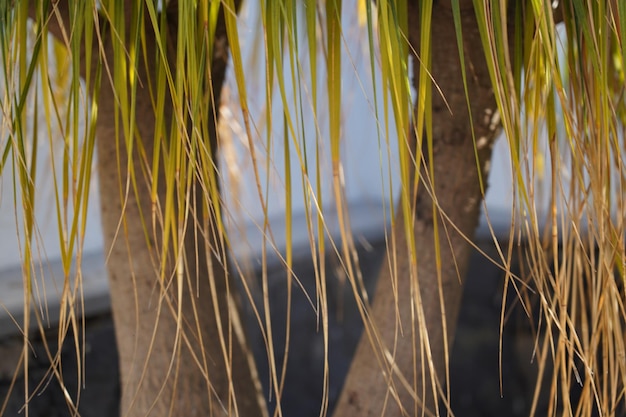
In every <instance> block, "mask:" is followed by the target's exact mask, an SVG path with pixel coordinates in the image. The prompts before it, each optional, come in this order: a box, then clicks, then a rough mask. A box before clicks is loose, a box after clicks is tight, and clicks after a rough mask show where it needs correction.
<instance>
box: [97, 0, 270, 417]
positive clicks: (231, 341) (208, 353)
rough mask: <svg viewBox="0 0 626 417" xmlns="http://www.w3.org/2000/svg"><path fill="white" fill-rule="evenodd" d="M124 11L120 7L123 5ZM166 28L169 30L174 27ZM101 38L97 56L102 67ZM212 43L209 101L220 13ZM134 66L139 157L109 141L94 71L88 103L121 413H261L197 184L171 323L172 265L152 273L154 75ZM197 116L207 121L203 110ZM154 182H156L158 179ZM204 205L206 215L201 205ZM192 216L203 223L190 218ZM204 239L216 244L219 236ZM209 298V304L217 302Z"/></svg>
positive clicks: (230, 288)
mask: <svg viewBox="0 0 626 417" xmlns="http://www.w3.org/2000/svg"><path fill="white" fill-rule="evenodd" d="M129 4H130V3H127V6H129ZM126 10H130V9H129V8H128V7H127V8H126ZM174 10H175V9H174ZM129 14H130V13H129ZM173 23H174V24H176V22H173ZM149 25H150V23H149V22H146V27H148V29H147V30H146V32H148V33H149V32H150V31H151V30H150V29H149V28H150V26H149ZM171 33H173V34H174V35H173V36H175V33H176V31H175V30H172V31H171ZM110 38H111V36H110V37H109V40H108V42H107V43H106V46H105V53H106V59H107V61H108V62H109V66H110V67H112V66H113V63H112V59H113V53H112V47H111V40H110ZM172 45H175V42H173V43H172ZM215 45H216V46H215V48H216V49H215V51H216V52H215V54H214V58H213V61H212V69H213V89H214V92H215V95H216V102H219V93H220V91H221V87H222V82H223V79H224V74H225V69H226V64H227V62H226V61H227V58H226V57H227V54H226V51H225V48H227V46H226V35H225V28H224V22H223V19H222V20H221V23H220V25H219V28H218V31H217V34H216V42H215ZM170 47H171V45H170ZM220 48H221V49H220ZM142 53H143V51H141V52H138V53H137V56H139V57H142V56H143V55H142ZM145 53H146V57H147V62H150V63H152V62H155V56H156V46H155V42H154V39H153V38H152V37H151V36H147V37H146V51H145ZM139 67H140V68H139V73H138V77H139V79H140V84H139V87H138V89H137V98H136V114H137V116H136V123H137V131H138V137H140V138H141V139H140V140H141V146H143V148H144V150H145V154H144V155H140V153H139V151H138V149H139V146H137V145H136V146H135V148H134V149H135V150H134V151H133V153H132V155H130V156H129V155H128V153H127V150H126V148H125V145H124V143H123V142H120V143H117V142H116V133H115V118H114V117H115V111H116V110H115V109H116V105H115V100H116V98H115V97H114V93H113V91H112V88H111V85H110V82H109V79H108V78H107V77H106V76H103V81H102V86H101V90H100V98H99V101H98V123H97V137H98V140H97V150H98V173H99V180H100V194H101V208H102V225H103V232H104V238H105V250H106V251H107V252H106V255H107V266H108V272H109V281H110V288H111V304H112V312H113V318H114V323H115V331H116V337H117V346H118V350H119V357H120V370H121V387H122V398H121V412H122V415H123V416H129V417H131V416H147V415H152V416H167V415H171V416H203V417H204V416H208V415H211V416H213V415H229V416H230V415H232V416H234V415H240V416H246V417H247V416H263V415H266V414H267V412H266V411H265V405H264V403H263V398H262V397H261V396H260V384H259V382H258V378H257V375H256V368H255V366H254V363H253V360H252V358H251V353H250V351H249V349H248V346H247V343H246V340H245V336H244V330H243V325H242V323H241V320H240V317H239V312H238V307H237V303H236V296H235V294H234V292H235V289H236V288H235V287H234V285H231V282H230V280H229V277H228V276H227V274H225V271H224V268H223V263H224V260H223V259H218V258H216V257H215V256H213V255H212V254H213V252H214V251H213V250H211V249H212V248H208V247H205V245H204V241H203V239H202V237H199V236H202V233H203V230H202V228H203V226H206V222H210V221H211V219H206V218H205V217H203V215H202V203H201V202H202V200H205V201H206V199H203V197H202V196H201V195H199V194H200V192H201V188H200V187H197V194H196V195H195V196H194V197H195V203H194V202H193V201H192V204H193V206H192V207H191V213H192V215H190V216H189V217H190V220H189V223H188V230H187V233H186V240H185V242H184V248H185V254H184V256H185V259H186V262H185V265H186V269H185V271H184V274H183V277H184V279H183V282H182V283H181V285H182V287H183V288H182V289H181V294H182V298H181V300H182V303H181V304H182V305H181V306H180V308H181V312H182V325H181V327H180V328H179V327H178V324H177V320H176V318H175V315H176V313H175V312H176V309H177V308H178V303H179V294H178V293H177V291H178V290H179V286H180V285H178V284H177V283H176V280H175V279H174V280H173V282H170V281H169V280H170V279H171V277H174V276H175V273H174V269H173V265H170V266H169V267H168V268H170V269H169V270H166V271H161V270H160V247H159V246H160V242H161V239H162V237H161V233H162V232H161V229H160V228H159V225H158V221H157V223H156V224H157V225H156V228H155V230H147V231H146V230H145V227H148V228H151V227H152V226H151V225H152V224H153V223H152V221H153V208H154V205H153V201H151V198H150V183H151V180H150V178H149V176H148V175H146V174H145V172H146V171H145V170H146V168H147V166H146V165H149V164H150V163H151V161H152V157H153V148H154V142H153V141H154V128H155V120H154V114H153V108H152V104H151V99H150V90H149V86H148V82H151V81H153V80H155V74H154V72H155V71H154V69H153V68H150V69H148V70H146V68H145V65H143V61H142V64H140V65H139ZM147 71H149V73H148V72H147ZM173 72H174V71H173ZM207 118H208V119H209V120H212V119H213V118H212V116H211V115H207ZM212 130H213V132H212V133H213V135H212V136H211V137H210V138H207V141H210V142H211V149H213V150H215V149H216V137H215V126H213V129H212ZM129 158H130V159H131V160H132V164H133V167H134V170H135V173H136V178H137V184H136V186H137V191H136V192H135V191H133V188H132V186H131V187H130V188H129V190H128V192H127V193H126V187H127V186H128V185H129V184H128V182H127V181H128V173H127V172H126V171H127V169H126V166H127V165H126V164H127V161H128V159H129ZM161 172H163V170H161ZM163 183H164V181H163V180H162V179H161V180H160V184H163ZM163 191H164V190H162V189H161V190H159V202H160V204H161V207H163V206H164V205H163V203H164V201H163V194H164V193H163ZM207 211H208V212H209V213H211V212H212V213H215V211H212V210H211V209H210V208H209V209H208V210H207ZM194 217H195V219H194ZM144 222H145V223H144ZM200 222H205V224H198V223H200ZM209 230H210V229H209ZM147 237H149V239H147ZM207 239H209V240H210V241H211V242H213V241H216V240H217V241H219V236H212V237H207ZM148 240H149V241H148ZM217 252H219V251H217ZM162 272H164V273H163V274H162ZM160 276H164V277H165V281H163V282H161V281H160V279H159V277H160ZM165 285H168V288H167V289H164V286H165ZM213 300H216V301H217V304H218V305H217V306H214V303H213ZM216 313H217V314H216ZM220 326H221V332H222V333H220V330H219V327H220Z"/></svg>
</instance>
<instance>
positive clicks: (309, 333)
mask: <svg viewBox="0 0 626 417" xmlns="http://www.w3.org/2000/svg"><path fill="white" fill-rule="evenodd" d="M367 246H368V247H367V248H365V247H361V248H360V250H359V259H360V262H361V269H362V271H363V275H364V278H365V279H366V281H367V282H368V286H369V287H370V289H371V288H373V286H374V278H375V276H376V273H377V271H378V268H379V265H380V263H381V259H382V257H381V254H382V252H383V250H384V243H383V242H378V243H376V244H374V245H372V246H370V245H367ZM333 259H334V258H333V257H331V256H329V257H328V262H327V264H328V273H329V274H330V275H329V276H332V277H333V278H332V285H330V290H329V292H330V297H331V301H330V302H331V305H330V309H331V313H332V315H331V318H330V334H329V337H330V358H329V360H330V377H331V381H330V385H331V386H330V401H331V407H332V403H334V401H336V399H337V397H338V395H339V392H340V389H341V384H342V381H343V378H344V376H345V373H346V372H347V370H348V366H349V363H350V358H351V356H352V353H353V351H354V349H355V346H356V343H357V341H358V338H359V335H360V333H361V329H362V327H361V325H360V318H359V315H358V312H357V311H356V309H355V305H354V302H350V298H351V297H350V288H349V287H348V286H347V284H346V285H343V284H341V280H339V279H337V275H336V273H335V272H336V271H337V270H339V268H337V263H336V262H334V261H333ZM294 270H295V274H296V275H297V276H298V278H299V279H300V280H301V281H302V283H303V285H304V287H305V289H306V291H307V292H308V293H309V294H310V296H311V297H312V298H313V299H315V297H314V282H313V278H314V273H313V266H312V265H311V262H310V260H309V259H302V260H301V261H299V262H297V263H296V265H295V268H294ZM285 276H286V274H285V272H284V270H282V269H280V268H276V269H275V270H273V271H270V277H269V283H270V293H271V297H272V300H273V301H272V317H275V318H276V321H275V323H274V325H273V328H274V331H275V332H276V335H275V339H276V340H275V343H276V344H275V347H276V350H277V354H278V355H279V356H282V355H283V350H284V349H283V343H284V337H285V335H284V317H285V309H286V307H285V300H286V285H285ZM502 289H503V273H502V272H501V271H500V270H499V269H498V268H497V267H495V266H493V265H492V264H490V263H489V262H488V261H486V260H484V259H483V258H482V257H481V256H479V255H475V256H474V257H473V259H472V265H471V269H470V272H469V276H468V278H467V286H466V291H465V296H464V303H463V307H462V311H461V314H460V324H459V328H458V332H457V336H456V341H455V345H454V351H453V354H452V364H451V371H450V372H451V379H452V409H453V410H454V411H455V415H457V416H458V417H470V416H472V417H473V416H476V417H478V416H484V417H487V416H493V417H501V416H523V415H526V414H527V412H528V407H529V406H530V398H531V396H532V392H533V387H534V379H533V378H534V372H535V371H534V369H535V367H534V365H533V364H531V355H532V348H533V336H532V333H531V330H530V326H529V325H528V324H527V319H526V318H525V317H524V316H522V315H521V313H520V310H521V309H519V308H515V309H513V310H511V311H512V313H511V314H510V317H509V318H508V320H507V324H506V326H505V328H504V334H505V336H504V344H503V350H502V376H503V384H502V396H501V393H500V382H499V372H500V371H499V355H498V352H499V347H498V340H499V323H500V311H501V302H502ZM293 297H294V298H293V305H292V312H291V320H292V326H291V332H292V334H291V346H290V353H289V363H288V371H287V376H286V378H287V380H286V383H285V392H284V394H283V414H284V415H285V416H287V417H307V416H311V417H313V416H317V415H318V413H319V404H320V398H321V394H322V391H321V390H322V379H323V374H322V366H320V365H321V364H322V361H323V354H324V348H323V339H322V336H321V333H319V332H318V323H317V318H316V315H315V312H314V310H313V308H312V306H311V305H310V304H309V302H308V301H307V299H306V297H304V296H303V294H302V292H301V291H300V290H298V289H297V288H295V287H294V292H293ZM509 304H510V305H513V304H514V302H513V299H511V300H510V301H509ZM255 326H256V324H254V323H252V322H251V325H250V328H251V329H252V330H251V331H250V340H251V343H252V345H253V347H254V350H255V354H256V357H257V362H258V366H259V370H260V373H261V378H262V382H263V384H264V386H265V392H266V393H268V392H269V391H268V384H267V383H268V377H267V372H268V367H267V359H266V356H265V350H264V345H263V341H262V339H261V337H260V334H259V332H258V330H254V329H256V327H255ZM55 337H56V330H53V331H51V332H50V338H49V342H50V343H53V341H54V340H55ZM85 337H86V354H85V362H86V368H85V375H86V383H85V389H84V390H82V391H81V398H80V412H81V416H83V417H105V416H106V417H109V416H114V417H115V416H116V415H117V407H118V398H119V384H118V373H117V366H116V361H117V353H116V350H115V341H114V334H113V326H112V323H111V320H110V317H109V316H106V315H105V316H100V317H95V318H90V319H89V320H88V322H87V330H86V335H85ZM20 348H21V340H20V339H19V338H13V339H12V338H8V339H5V340H2V341H0V398H2V399H4V398H5V396H6V394H7V392H8V391H9V388H10V386H11V379H12V378H11V376H12V371H13V369H15V366H16V364H17V362H16V361H17V359H18V358H19V349H20ZM44 352H45V351H44V349H43V347H42V343H41V340H37V339H34V343H33V356H32V357H31V359H30V362H31V365H30V368H29V369H30V372H29V380H30V382H29V384H30V387H31V389H32V388H33V387H35V386H37V385H39V384H41V385H40V387H39V388H38V389H37V392H36V393H35V395H34V396H33V397H32V398H31V400H30V403H29V414H30V416H32V417H44V416H45V417H54V416H69V415H70V413H69V412H68V410H67V406H66V403H65V399H64V396H63V393H62V391H61V390H60V389H59V386H58V383H57V382H56V380H55V379H54V378H51V377H50V375H49V373H48V365H49V360H48V359H47V358H46V357H45V354H44ZM62 352H63V354H62V363H63V370H64V371H63V372H64V380H65V381H66V384H67V386H68V392H69V393H70V394H71V395H74V393H75V392H76V389H77V387H76V382H75V381H76V377H75V376H76V374H77V372H78V371H77V368H76V363H77V361H76V358H75V353H74V352H73V350H72V349H71V348H70V347H69V344H68V347H66V348H64V349H63V350H62ZM277 363H280V360H279V361H277ZM23 403H24V380H23V378H22V377H18V378H17V380H16V381H15V384H14V386H13V392H12V394H11V396H10V397H9V400H8V403H6V409H5V412H4V415H5V416H17V415H24V410H23V408H22V405H23ZM270 407H271V408H273V404H270ZM540 410H541V409H540ZM20 411H21V413H22V414H19V413H20ZM538 415H542V412H541V411H539V412H538Z"/></svg>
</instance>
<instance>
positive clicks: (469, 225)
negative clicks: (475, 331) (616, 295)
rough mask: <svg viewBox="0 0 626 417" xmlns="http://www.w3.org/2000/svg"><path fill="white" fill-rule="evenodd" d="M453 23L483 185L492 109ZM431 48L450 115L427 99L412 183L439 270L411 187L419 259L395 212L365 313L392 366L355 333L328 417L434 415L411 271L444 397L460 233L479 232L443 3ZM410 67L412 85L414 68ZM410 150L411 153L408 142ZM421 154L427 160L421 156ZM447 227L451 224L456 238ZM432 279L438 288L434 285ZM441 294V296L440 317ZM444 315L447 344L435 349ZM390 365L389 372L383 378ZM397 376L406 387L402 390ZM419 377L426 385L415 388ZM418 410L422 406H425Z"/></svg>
mask: <svg viewBox="0 0 626 417" xmlns="http://www.w3.org/2000/svg"><path fill="white" fill-rule="evenodd" d="M412 3H419V2H412ZM418 7H419V6H418V5H415V4H414V5H413V6H412V7H411V8H410V10H409V12H410V14H409V26H410V28H411V29H410V42H411V44H412V45H414V48H415V49H416V50H419V25H418V23H419V15H418V10H417V9H418ZM462 21H463V36H464V40H463V42H464V45H463V47H464V51H465V59H466V68H467V70H468V88H469V97H470V99H471V106H472V107H471V117H472V119H473V121H474V130H475V137H476V139H477V143H478V145H477V149H478V155H479V158H480V172H481V174H482V176H483V178H486V174H487V171H488V166H489V161H490V157H491V146H492V143H493V140H494V138H495V135H496V129H497V126H498V123H497V121H496V120H495V118H494V116H493V115H494V114H496V104H495V100H494V97H493V91H492V89H491V87H490V80H489V74H488V71H487V67H486V63H485V58H484V53H483V51H482V47H481V43H480V38H479V33H478V28H477V24H476V21H475V15H474V11H473V9H472V8H469V9H466V8H463V10H462ZM432 39H433V51H432V53H433V56H432V76H433V77H434V79H435V82H436V83H437V85H438V86H439V88H441V90H442V92H443V95H444V96H445V99H446V102H447V104H448V105H449V107H450V110H448V108H447V107H446V104H445V103H444V101H443V100H442V98H441V97H440V95H439V94H437V93H436V92H434V93H433V103H432V106H433V130H434V131H433V138H432V139H433V159H432V160H428V158H426V160H425V164H424V165H423V168H422V169H421V175H422V177H423V178H425V177H426V175H430V174H427V171H428V170H429V169H430V167H431V166H432V167H433V169H434V194H435V195H436V197H437V202H438V204H439V207H440V208H441V210H442V211H443V212H444V213H445V215H446V216H447V217H448V218H449V220H443V219H442V217H439V218H438V221H439V226H440V227H439V230H440V233H441V235H440V246H439V249H440V251H441V252H440V256H441V265H440V270H439V271H437V269H438V266H437V261H436V254H435V245H436V242H435V240H434V235H433V201H432V199H431V198H430V196H429V194H428V193H427V192H426V187H425V186H420V189H419V191H418V195H417V198H416V202H415V204H414V207H413V210H414V213H413V214H414V228H413V233H414V236H415V242H416V248H417V249H416V250H417V256H418V258H417V259H415V260H414V259H411V258H410V256H408V255H407V253H408V251H407V244H406V239H405V232H404V225H405V221H406V219H405V218H404V216H403V215H402V211H401V210H398V215H397V216H396V219H397V222H396V224H394V226H393V230H394V233H395V236H396V239H397V240H396V245H395V247H394V248H389V250H388V254H387V258H386V260H385V262H384V263H383V267H382V270H381V273H380V277H379V282H378V284H377V289H376V291H375V294H374V301H373V306H372V312H371V317H372V318H373V322H374V325H375V326H376V328H377V331H378V334H379V336H380V337H381V340H382V342H383V343H384V346H385V347H386V349H388V351H389V353H390V356H391V357H393V359H390V358H389V357H388V358H387V359H385V360H383V361H382V363H380V362H379V361H378V360H377V358H379V360H380V358H381V357H384V356H382V355H381V354H380V349H379V348H373V347H372V344H371V343H370V340H369V339H368V337H367V335H366V334H364V335H363V337H362V339H361V341H360V343H359V346H358V348H357V352H356V355H355V358H354V360H353V362H352V365H351V368H350V371H349V373H348V376H347V379H346V382H345V385H344V388H343V391H342V394H341V397H340V399H339V402H338V405H337V408H336V410H335V415H336V416H342V417H351V416H355V417H356V416H359V417H362V416H382V415H384V416H407V415H410V416H419V415H428V414H429V413H430V412H433V413H434V412H435V407H434V406H435V402H434V399H433V390H432V385H431V384H430V375H431V374H430V369H429V366H428V365H427V364H426V365H425V364H424V363H422V360H421V359H420V348H419V346H420V344H421V339H420V338H421V337H423V336H424V335H422V334H420V331H419V329H418V328H417V325H416V320H417V319H416V318H415V317H413V318H412V316H413V315H414V314H415V311H416V310H415V304H414V302H415V300H416V297H415V295H414V294H413V293H412V290H413V288H414V286H413V285H412V284H411V277H410V270H411V268H412V263H413V262H415V263H416V265H417V267H416V268H417V274H416V275H417V280H418V282H419V288H420V292H421V299H422V302H423V308H424V320H425V323H426V325H427V329H428V338H429V341H430V347H431V349H432V355H433V356H432V359H433V366H432V371H433V372H434V373H435V374H436V377H437V379H438V381H439V385H440V387H441V389H442V390H443V391H441V392H445V390H446V382H445V381H446V364H445V357H446V351H447V352H449V351H450V350H451V347H452V341H453V337H454V332H455V327H456V320H457V316H458V311H459V306H460V301H461V295H462V291H463V285H462V280H463V276H464V274H465V272H466V270H467V266H468V261H469V255H470V253H471V246H470V244H469V243H468V242H467V241H466V238H465V237H463V236H462V235H461V234H460V233H462V234H464V235H465V236H467V237H469V238H472V236H473V234H474V229H475V228H476V226H477V224H478V219H479V213H480V203H481V201H482V195H481V191H480V187H479V181H478V174H479V169H478V167H477V163H476V158H475V148H474V143H473V140H472V133H471V128H470V119H469V117H470V115H469V114H468V109H467V103H466V98H465V91H464V87H463V83H462V77H461V69H460V65H459V54H458V49H457V43H456V38H455V30H454V22H453V17H452V14H451V11H450V8H449V5H446V4H445V2H441V1H438V2H435V4H434V7H433V14H432ZM414 68H415V70H414V84H416V83H417V81H416V80H417V74H418V72H417V71H418V70H419V68H418V65H417V64H416V65H415V66H414ZM416 88H417V85H416ZM433 91H435V90H433ZM412 141H413V146H415V143H416V139H415V137H413V138H412ZM424 142H425V141H424ZM424 155H427V151H426V150H424ZM450 223H453V224H454V225H455V227H456V228H457V229H458V232H457V231H456V230H455V229H454V228H453V227H452V226H451V225H450ZM444 230H445V231H444ZM446 231H447V236H446ZM459 232H460V233H459ZM392 251H395V253H392ZM393 259H396V262H397V263H396V267H397V287H396V288H394V286H393V285H392V273H391V270H390V267H389V265H390V263H391V262H393ZM438 272H439V273H440V277H441V282H438V278H437V277H438V275H437V274H438ZM440 292H441V294H443V296H442V298H443V304H444V306H443V308H442V305H441V303H440ZM443 310H445V329H446V331H445V336H446V337H447V344H446V343H445V340H444V326H443V324H444V323H443V320H442V316H443V314H442V311H443ZM412 320H413V321H412ZM400 326H402V328H401V329H400ZM392 363H393V367H394V368H395V371H394V370H392ZM399 374H401V375H402V378H404V380H405V381H406V382H405V383H408V386H409V387H410V388H409V387H407V386H406V385H403V384H404V383H403V382H402V378H401V377H399ZM423 374H424V376H425V379H424V381H426V383H423V382H422V381H423V380H422V377H423ZM422 401H424V402H422ZM421 404H425V407H422V405H421ZM422 413H424V414H422ZM444 414H445V413H444Z"/></svg>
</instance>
